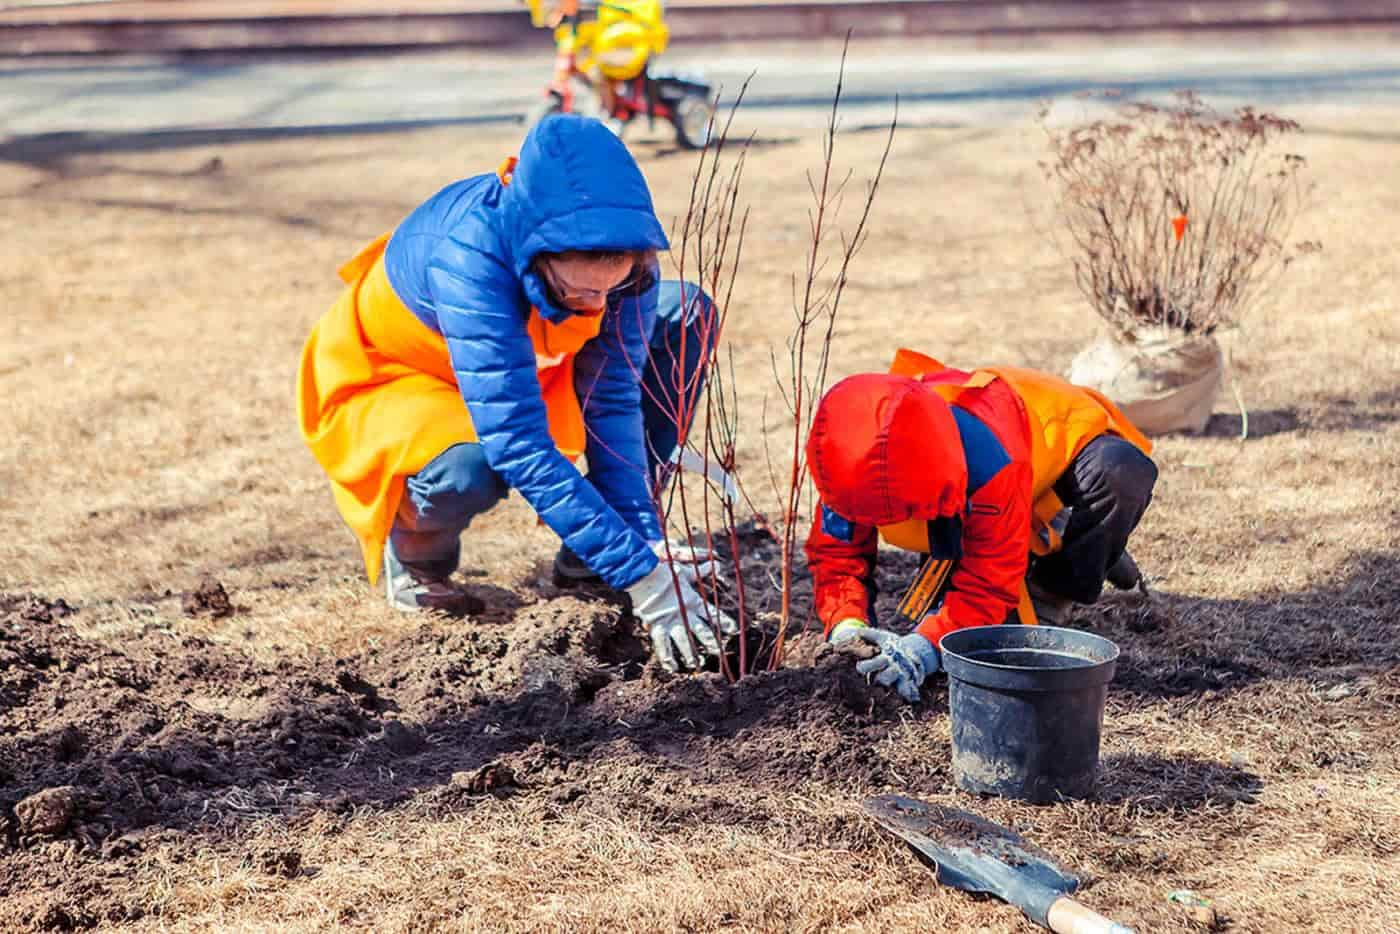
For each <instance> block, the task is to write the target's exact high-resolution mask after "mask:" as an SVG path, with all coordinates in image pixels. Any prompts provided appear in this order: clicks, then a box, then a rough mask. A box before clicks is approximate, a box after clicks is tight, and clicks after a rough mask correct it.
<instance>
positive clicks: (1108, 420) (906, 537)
mask: <svg viewBox="0 0 1400 934" xmlns="http://www.w3.org/2000/svg"><path fill="white" fill-rule="evenodd" d="M947 369H948V367H947V366H946V365H944V364H943V363H941V362H939V361H938V360H936V359H934V358H933V357H930V356H928V355H927V354H923V353H920V352H918V351H916V350H910V349H908V348H901V349H900V350H899V351H898V352H896V354H895V358H894V362H893V363H892V364H891V365H890V372H891V373H893V374H895V375H898V376H908V377H910V378H911V379H919V378H920V377H922V376H925V375H928V374H931V373H938V372H941V371H943V370H947ZM997 379H1001V380H1004V381H1005V382H1006V383H1007V384H1008V385H1010V387H1011V388H1012V390H1014V391H1015V393H1016V395H1017V396H1018V397H1020V399H1021V402H1022V404H1023V406H1024V409H1025V413H1026V421H1027V428H1028V429H1029V431H1028V434H1029V442H1030V461H1031V473H1032V480H1031V551H1032V552H1033V553H1034V554H1036V555H1041V556H1044V555H1048V554H1051V553H1053V552H1056V551H1058V550H1059V549H1060V547H1061V546H1062V544H1063V542H1062V541H1061V539H1060V532H1061V531H1062V529H1063V524H1062V522H1061V521H1059V520H1060V517H1061V515H1062V513H1063V512H1064V509H1065V504H1064V503H1063V502H1062V501H1061V500H1060V497H1059V495H1058V494H1056V493H1055V483H1056V482H1057V481H1058V480H1059V479H1060V477H1061V476H1062V475H1063V474H1064V472H1065V471H1066V470H1068V469H1069V466H1070V464H1071V463H1073V461H1074V459H1075V457H1077V456H1078V455H1079V452H1080V451H1082V450H1083V449H1084V446H1085V445H1086V444H1088V443H1089V442H1090V441H1092V440H1094V439H1095V438H1098V437H1100V436H1102V435H1105V434H1112V435H1116V436H1118V437H1120V438H1123V439H1124V440H1125V441H1127V442H1129V443H1130V444H1132V445H1133V446H1134V447H1136V448H1138V449H1139V450H1141V451H1142V452H1143V453H1144V454H1148V455H1150V454H1151V453H1152V442H1151V441H1149V440H1148V439H1147V438H1146V437H1145V436H1144V435H1143V434H1142V432H1140V431H1138V429H1137V428H1136V427H1135V426H1134V425H1133V423H1132V422H1131V421H1129V420H1128V417H1127V416H1126V415H1124V414H1123V413H1122V411H1121V410H1119V408H1118V407H1117V406H1116V405H1114V404H1113V402H1112V401H1110V400H1109V399H1108V398H1107V397H1105V396H1104V395H1103V394H1102V393H1099V392H1096V391H1095V390H1093V389H1089V388H1086V387H1084V386H1076V385H1074V384H1073V383H1070V382H1068V381H1066V380H1063V379H1060V378H1059V377H1057V376H1052V375H1050V374H1048V373H1042V372H1039V371H1037V370H1025V369H1020V368H1017V367H982V368H980V369H977V370H974V371H972V372H971V373H970V374H969V376H968V378H967V379H966V380H964V381H962V382H961V383H935V384H931V385H930V386H929V388H931V389H933V390H934V391H935V392H937V393H938V394H939V395H940V396H942V398H943V399H944V400H945V401H946V402H948V403H949V404H950V405H952V404H954V403H956V401H957V399H958V397H959V396H960V395H962V393H964V392H965V391H967V390H969V389H976V388H980V387H983V386H986V385H988V384H990V383H991V382H992V381H994V380H997ZM926 530H927V524H926V523H924V522H921V521H913V522H902V523H899V524H897V525H892V526H883V527H881V528H880V529H879V530H878V531H879V533H880V537H881V538H882V539H883V540H884V541H885V542H886V543H888V544H890V545H893V546H895V547H896V548H903V549H905V550H908V551H924V552H927V550H928V546H927V531H926ZM951 570H952V562H948V567H946V568H943V569H941V571H942V573H941V574H940V575H938V576H939V578H940V579H939V584H940V585H941V582H942V579H946V577H947V574H948V573H950V572H951ZM1017 612H1018V615H1019V617H1020V619H1021V621H1022V622H1024V623H1033V622H1035V615H1034V612H1033V611H1032V609H1031V604H1030V596H1029V594H1028V593H1027V591H1026V588H1025V585H1024V584H1022V587H1021V600H1020V606H1019V607H1018V610H1017Z"/></svg>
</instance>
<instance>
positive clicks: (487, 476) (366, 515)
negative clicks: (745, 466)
mask: <svg viewBox="0 0 1400 934" xmlns="http://www.w3.org/2000/svg"><path fill="white" fill-rule="evenodd" d="M667 248H668V243H667V239H666V234H665V232H664V231H663V230H662V227H661V223H660V221H659V220H658V219H657V217H656V214H655V211H654V209H653V207H652V201H651V194H650V192H649V190H648V188H647V184H646V180H645V179H644V178H643V177H642V173H641V170H640V169H639V168H638V167H637V164H636V162H635V161H634V160H633V158H632V156H631V154H630V153H629V152H628V151H627V148H626V147H625V146H624V145H623V144H622V143H621V142H620V141H619V140H618V139H617V137H616V136H614V135H613V134H612V133H611V132H609V131H608V129H607V128H606V127H604V126H603V125H602V124H601V123H599V122H598V121H596V120H590V119H587V118H584V117H579V116H575V115H560V116H553V117H549V118H546V119H545V120H543V121H541V122H540V123H539V124H538V125H536V127H535V128H534V129H533V130H531V132H530V133H529V135H528V136H527V137H526V139H525V141H524V143H523V145H522V147H521V151H520V156H519V159H518V160H514V159H512V160H507V163H506V164H505V165H503V166H502V168H501V169H500V170H499V171H498V172H495V173H489V174H483V175H476V176H472V177H470V178H466V179H463V180H461V181H458V182H454V183H453V184H451V185H449V186H447V187H446V188H444V189H443V190H442V191H440V192H438V193H437V194H436V195H434V196H432V197H431V198H429V199H428V200H427V201H425V202H424V203H423V204H422V205H421V206H419V207H418V208H417V209H416V210H414V211H413V212H412V213H411V214H410V215H409V216H408V217H407V218H406V219H405V220H404V221H403V222H402V223H401V224H400V225H399V226H398V227H397V228H396V229H395V230H394V231H393V233H392V234H391V235H389V236H386V237H381V238H380V239H379V240H376V241H375V242H374V243H372V244H370V246H368V247H367V248H366V249H365V250H364V251H362V252H361V254H360V255H359V256H358V257H356V258H355V259H354V260H352V261H351V262H350V263H349V264H347V265H346V267H345V268H344V269H342V270H341V275H342V278H343V279H344V280H345V281H346V282H347V283H348V286H347V288H346V290H345V292H344V294H343V295H342V297H341V299H340V300H339V301H338V302H337V303H336V304H335V306H334V307H333V308H332V309H331V310H330V311H329V312H328V313H327V314H326V315H325V316H323V317H322V318H321V320H320V321H319V322H318V323H317V325H316V327H315V329H314V330H313V332H312V334H311V336H310V337H309V338H308V340H307V342H306V347H305V350H304V351H303V354H302V358H301V366H300V370H299V373H298V385H297V411H298V415H299V418H300V423H301V432H302V437H303V438H304V439H305V441H306V444H307V446H308V447H309V448H310V450H311V452H312V454H313V455H314V456H315V457H316V460H317V462H318V463H319V464H320V465H321V467H322V468H323V469H324V470H325V471H326V474H327V476H328V478H329V479H330V481H331V490H332V492H333V493H334V496H335V502H336V506H337V507H338V509H339V511H340V514H341V517H342V518H343V519H344V520H345V522H346V524H347V525H348V526H349V527H350V529H351V531H353V532H354V534H355V536H356V538H357V539H358V541H359V543H360V549H361V553H362V555H363V558H364V563H365V570H366V572H367V574H368V576H369V579H370V582H371V584H373V583H375V582H376V581H378V580H382V583H383V585H384V589H385V594H386V596H387V599H388V601H389V603H390V605H391V606H393V607H395V608H397V609H400V610H405V611H415V610H423V609H431V610H442V611H447V612H457V613H460V612H469V611H470V610H472V609H473V608H474V607H473V605H472V604H473V601H471V600H470V599H469V597H468V595H467V594H466V593H464V592H463V591H462V589H461V588H460V587H459V586H457V585H456V584H455V583H454V582H453V581H452V579H451V578H452V574H453V572H454V571H455V570H456V569H457V566H458V562H459V560H460V557H461V534H462V532H463V531H464V530H465V529H466V528H467V527H468V526H469V525H470V524H471V521H472V519H473V518H474V517H476V516H477V515H479V514H481V513H483V512H485V511H486V510H488V509H490V508H492V507H493V506H495V505H496V504H497V503H499V502H500V501H501V500H502V499H503V498H504V497H505V496H506V494H507V493H508V492H509V491H510V490H515V491H517V492H518V493H519V494H520V495H521V496H522V497H523V498H524V499H525V500H526V502H528V503H529V504H530V505H531V506H532V507H533V508H534V510H535V511H536V513H538V515H539V517H540V519H541V520H542V521H543V522H544V523H545V524H546V525H548V526H549V527H550V528H551V529H552V530H553V531H554V532H555V533H557V534H558V535H559V537H560V538H561V539H562V547H561V548H560V550H559V553H558V555H557V556H556V561H555V566H556V572H557V573H560V574H563V575H564V576H567V577H570V578H572V579H577V578H581V577H585V576H589V575H592V576H596V577H597V578H598V579H600V580H601V581H602V582H603V583H604V584H606V585H607V586H609V587H612V588H614V589H616V590H619V591H623V592H625V593H626V594H628V596H630V597H631V602H632V608H633V612H634V614H635V615H636V616H637V617H638V618H639V619H640V620H641V621H642V623H643V624H644V625H645V626H646V627H647V630H648V633H649V634H650V636H651V642H652V645H653V648H654V650H655V652H656V655H657V657H658V659H659V660H660V661H661V663H662V664H663V665H664V666H665V667H667V668H670V669H672V670H675V669H677V668H678V667H679V663H684V664H685V665H686V666H688V667H691V668H696V667H699V665H700V659H699V657H698V656H697V652H696V648H697V647H698V649H699V653H700V654H702V655H703V654H710V655H714V656H717V655H718V654H719V652H720V646H719V642H718V638H717V636H716V631H718V632H719V633H720V634H721V635H723V634H727V633H730V632H732V631H733V630H734V629H735V628H736V627H735V625H734V622H733V620H731V619H729V618H728V617H726V616H724V615H723V614H719V613H715V614H714V616H715V618H714V619H711V613H710V611H709V610H708V609H707V607H706V605H705V602H704V601H703V600H702V599H701V598H700V596H699V595H698V593H697V592H696V590H695V587H694V578H695V575H696V574H698V573H700V572H701V571H702V570H703V568H701V567H698V566H695V565H691V566H689V570H687V569H686V568H685V567H682V568H681V569H680V571H681V572H680V573H678V574H672V572H671V568H670V566H669V565H668V563H667V562H664V561H661V560H660V558H659V554H660V553H661V552H662V551H663V546H664V542H663V541H662V535H663V529H662V524H661V520H660V516H659V515H658V512H657V508H656V498H655V494H656V491H657V489H658V488H659V485H660V484H661V482H662V480H663V474H664V473H665V470H666V465H667V464H668V463H669V461H670V460H671V458H672V456H673V455H674V454H675V452H676V449H677V447H678V438H679V437H680V436H681V435H682V434H683V433H684V431H685V430H687V428H688V426H687V425H684V424H681V422H682V421H684V418H683V417H682V415H681V413H687V412H693V410H694V404H693V401H694V399H695V398H696V397H698V395H699V392H700V389H701V387H702V385H703V372H704V366H703V363H704V361H705V360H706V359H707V358H708V356H709V354H710V353H711V352H712V350H713V341H714V337H715V334H714V330H715V329H714V318H715V315H714V311H713V306H712V304H711V303H710V301H709V299H708V298H707V297H706V296H704V295H703V294H702V293H701V292H700V290H699V288H697V287H696V286H694V285H691V284H688V283H678V282H662V281H660V275H659V267H658V264H657V260H656V253H657V251H659V250H665V249H667ZM686 400H688V402H687V401H686ZM581 456H582V457H584V458H585V460H586V465H587V476H586V477H585V476H584V475H582V474H581V473H580V471H579V470H578V469H577V468H576V466H575V464H574V463H573V461H576V460H577V459H579V458H580V457H581ZM677 659H679V663H678V661H677Z"/></svg>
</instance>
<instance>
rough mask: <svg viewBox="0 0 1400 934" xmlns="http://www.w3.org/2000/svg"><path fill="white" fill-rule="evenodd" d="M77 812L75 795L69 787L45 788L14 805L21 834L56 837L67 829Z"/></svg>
mask: <svg viewBox="0 0 1400 934" xmlns="http://www.w3.org/2000/svg"><path fill="white" fill-rule="evenodd" d="M77 810H78V800H77V795H76V794H75V793H74V789H73V788H72V787H71V786H68V785H65V786H63V787H61V788H46V789H44V790H43V791H41V792H39V793H38V794H33V795H30V796H29V797H27V798H25V799H24V800H23V801H21V802H20V803H19V804H16V805H15V817H17V818H19V830H20V833H22V834H26V835H29V834H33V835H36V836H50V837H53V836H57V835H59V834H61V833H63V832H64V831H65V830H67V829H68V825H69V824H71V823H72V822H73V815H74V814H75V813H76V812H77Z"/></svg>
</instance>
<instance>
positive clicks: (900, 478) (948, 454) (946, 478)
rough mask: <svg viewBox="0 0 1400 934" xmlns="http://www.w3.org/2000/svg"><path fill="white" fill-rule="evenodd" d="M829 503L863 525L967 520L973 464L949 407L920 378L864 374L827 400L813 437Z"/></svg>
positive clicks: (816, 467)
mask: <svg viewBox="0 0 1400 934" xmlns="http://www.w3.org/2000/svg"><path fill="white" fill-rule="evenodd" d="M807 464H808V467H809V469H810V470H811V471H812V479H813V480H814V481H815V482H816V484H817V492H818V493H820V494H821V498H822V502H823V503H824V504H825V505H827V506H828V507H830V508H831V510H832V511H833V512H835V513H837V514H838V515H840V516H842V517H843V518H846V519H849V520H850V521H852V522H856V523H859V524H861V525H874V526H882V525H893V524H895V523H897V522H904V521H906V520H908V519H923V520H933V519H937V518H941V517H946V516H958V515H961V514H962V512H963V510H964V508H965V506H966V502H967V463H966V461H965V460H964V458H963V450H962V437H961V435H960V434H959V433H958V426H957V422H955V421H954V420H953V413H952V412H951V411H949V409H948V403H947V402H945V401H943V398H942V397H941V396H939V395H938V393H936V392H934V391H933V390H932V389H930V388H928V387H926V386H924V385H923V384H922V383H920V382H918V381H917V380H913V379H909V378H908V377H904V376H891V375H886V374H883V373H864V374H860V375H858V376H852V377H849V378H847V379H844V380H842V381H841V382H839V383H837V384H836V385H835V386H833V387H831V391H830V392H828V393H827V394H826V396H825V397H823V399H822V401H821V402H820V403H819V404H818V406H817V414H816V417H815V418H814V419H813V421H812V432H811V435H810V436H809V437H808V439H807Z"/></svg>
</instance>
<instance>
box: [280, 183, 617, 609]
mask: <svg viewBox="0 0 1400 934" xmlns="http://www.w3.org/2000/svg"><path fill="white" fill-rule="evenodd" d="M502 175H503V178H505V177H507V173H506V171H505V170H503V173H502ZM388 242H389V235H387V234H386V235H385V236H382V237H380V238H378V239H377V240H375V241H374V242H373V243H371V244H369V245H368V246H366V247H365V248H364V249H363V250H361V251H360V253H359V254H358V255H357V256H356V257H355V258H354V259H352V260H351V261H350V262H348V263H346V264H345V265H344V266H342V267H341V269H340V278H341V279H342V280H343V281H344V282H345V283H346V289H345V291H344V292H343V293H342V294H341V296H340V299H339V300H338V301H337V302H336V303H335V305H333V306H332V307H331V310H330V311H328V312H327V313H326V314H325V315H324V316H322V318H321V319H320V321H318V322H317V323H316V326H315V327H314V328H313V329H312V331H311V336H310V337H308V338H307V341H306V345H305V347H304V348H303V350H302V355H301V363H300V366H299V368H298V373H297V415H298V419H299V421H300V425H301V436H302V439H303V440H304V441H305V442H306V444H307V446H308V447H309V448H310V449H311V453H312V454H313V455H314V456H315V458H316V460H317V462H318V463H320V465H321V467H322V468H323V469H324V470H325V471H326V474H327V475H328V476H329V477H330V480H331V489H332V491H333V493H334V495H335V503H336V507H337V509H338V510H339V511H340V515H341V517H342V518H343V519H344V520H345V524H346V525H348V526H349V527H350V530H351V531H352V532H354V533H355V537H356V538H357V539H358V540H359V543H360V550H361V552H362V554H363V557H364V562H365V572H366V573H367V574H368V575H369V580H370V583H371V584H373V583H375V582H376V581H377V580H378V578H379V570H380V563H381V561H382V559H383V553H384V542H385V540H386V539H387V538H388V536H389V530H390V528H392V526H393V523H394V516H395V514H396V513H397V512H398V509H399V505H400V503H401V501H402V499H403V492H404V482H405V480H407V478H409V477H411V476H413V475H414V474H416V473H418V471H420V470H422V469H423V468H424V467H426V466H427V465H428V462H429V461H431V460H432V459H433V458H435V457H437V456H438V455H439V454H441V453H442V452H443V451H445V450H446V449H447V448H449V447H451V446H452V445H454V444H461V443H463V442H470V441H476V440H477V436H476V430H475V428H474V427H473V426H472V421H471V415H470V414H469V413H468V412H467V406H466V403H465V402H464V401H463V399H462V396H461V392H460V390H459V389H458V386H457V379H456V375H455V374H454V372H453V370H452V361H451V358H450V356H449V355H448V351H447V342H446V341H445V340H444V339H443V337H442V335H441V334H438V333H437V332H435V331H433V330H432V329H431V328H429V327H428V326H426V325H425V324H423V323H422V322H421V321H419V320H418V317H417V316H416V315H414V314H413V312H412V311H410V310H409V309H408V307H407V306H405V305H404V303H403V302H402V301H401V300H400V299H399V297H398V295H397V294H395V292H394V290H393V286H392V285H391V284H390V283H389V277H388V275H387V274H386V273H385V271H384V249H385V247H386V246H387V245H388ZM602 324H603V317H602V315H595V316H591V317H590V316H583V315H575V316H573V317H570V318H567V319H565V320H564V321H561V322H559V323H558V324H554V323H552V322H549V321H546V320H544V319H543V318H541V317H540V315H539V312H538V311H536V310H534V309H531V311H530V317H529V320H528V322H527V324H526V329H527V331H528V333H529V335H530V341H531V343H532V344H533V345H534V349H535V361H536V364H537V369H538V373H539V381H540V394H541V395H542V397H543V398H544V404H545V410H546V412H547V415H548V419H549V433H550V437H551V438H553V440H554V443H555V444H556V445H557V446H558V448H559V450H560V452H561V453H563V454H564V456H566V457H568V458H569V459H571V460H575V459H577V458H578V457H579V456H580V455H581V454H583V452H584V449H585V446H586V442H587V436H586V431H585V427H584V421H583V408H582V406H581V404H580V403H579V399H578V395H577V393H576V392H575V390H574V357H575V355H576V354H577V353H578V352H579V350H581V349H582V348H583V346H584V344H586V343H588V341H590V340H592V339H593V338H595V337H597V336H598V333H599V331H600V330H601V328H602Z"/></svg>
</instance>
